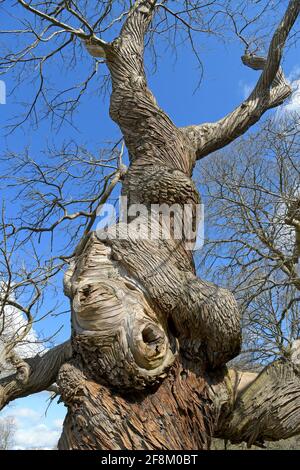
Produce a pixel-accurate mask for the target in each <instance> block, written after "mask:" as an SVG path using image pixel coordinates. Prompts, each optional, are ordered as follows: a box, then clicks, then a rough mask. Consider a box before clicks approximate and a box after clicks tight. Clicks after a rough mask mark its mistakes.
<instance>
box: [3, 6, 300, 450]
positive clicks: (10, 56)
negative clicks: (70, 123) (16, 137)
mask: <svg viewBox="0 0 300 470" xmlns="http://www.w3.org/2000/svg"><path fill="white" fill-rule="evenodd" d="M1 3H2V4H3V3H6V4H7V2H3V1H2V2H1ZM128 3H129V2H128ZM128 3H127V2H122V1H120V2H112V1H107V2H95V6H94V7H93V8H91V7H90V5H89V3H88V2H85V1H82V2H65V1H64V2H43V3H42V4H41V3H37V2H34V1H31V2H25V1H23V0H19V1H18V2H17V4H14V5H13V6H12V7H13V8H14V11H15V13H16V15H14V18H15V16H17V15H18V14H19V15H20V16H19V18H20V21H19V23H18V24H16V23H15V21H16V20H15V19H13V21H12V22H13V26H12V28H11V30H10V31H6V32H4V33H5V34H6V35H7V36H8V37H9V36H10V35H12V36H13V37H14V39H15V38H16V37H18V36H19V37H20V48H19V49H18V50H16V49H15V48H14V50H8V51H7V53H6V54H4V57H3V59H2V62H1V64H0V65H1V70H2V71H3V72H4V73H8V74H9V76H10V77H12V76H14V77H15V80H16V84H17V85H21V86H22V85H23V86H26V79H28V78H30V80H32V79H36V81H37V90H36V93H35V95H34V96H33V97H32V100H31V102H30V104H29V106H27V107H26V111H25V114H24V116H22V117H20V116H18V119H17V120H16V122H15V123H14V125H13V127H12V128H11V131H12V130H13V129H14V128H15V127H16V126H19V125H21V124H22V123H24V122H25V121H26V120H27V119H31V120H32V123H33V124H34V125H37V124H40V122H41V121H42V119H43V117H47V118H50V119H51V118H57V119H56V121H55V123H56V124H57V125H58V126H62V125H64V123H65V122H67V120H70V119H71V117H72V114H73V113H74V110H75V109H76V108H77V105H78V103H79V102H80V98H81V96H82V95H83V93H84V91H85V90H86V88H87V87H88V86H89V84H90V82H91V80H92V79H93V78H94V77H100V83H99V84H98V86H99V87H102V90H104V88H103V87H105V86H106V84H107V77H106V72H105V73H104V74H103V75H102V76H101V74H99V75H98V74H96V71H97V70H98V68H99V67H100V66H101V64H102V63H103V64H106V66H107V69H108V75H109V77H110V80H111V90H110V91H109V93H110V116H111V118H112V120H113V121H114V122H115V123H116V124H117V125H118V126H119V128H120V130H121V132H122V136H123V138H124V143H125V146H126V149H127V151H128V167H127V168H126V167H125V166H124V164H123V163H122V158H121V157H122V153H123V149H122V146H121V145H120V147H119V148H117V145H113V146H112V148H111V152H110V153H109V154H108V157H105V156H104V158H103V155H101V156H100V158H99V157H97V158H96V157H93V156H90V155H89V153H88V151H87V150H84V149H82V148H80V147H79V146H78V145H76V144H74V143H68V144H66V145H65V146H64V148H63V149H62V150H60V149H59V150H58V151H57V150H56V151H55V150H54V157H56V158H55V160H54V159H53V161H54V163H53V164H51V165H50V166H49V164H48V165H44V164H41V163H39V164H37V162H35V160H34V159H32V158H31V157H30V156H29V155H28V152H25V155H24V154H23V155H22V156H20V155H14V158H12V154H11V153H10V154H9V155H8V158H9V160H8V161H9V166H10V168H9V172H8V173H7V174H6V177H9V175H11V173H12V168H15V170H14V176H15V177H16V178H17V182H18V183H19V187H20V188H21V191H23V192H22V195H24V197H25V204H24V207H22V211H21V214H20V216H19V217H17V218H14V219H13V220H10V219H9V220H8V221H6V220H4V221H3V223H2V230H3V232H4V235H3V237H4V240H5V239H7V240H8V246H7V248H6V249H5V250H4V253H3V256H5V255H6V253H7V252H10V250H11V244H12V243H13V242H14V240H15V239H16V237H17V240H19V242H18V243H17V247H18V249H24V247H26V249H28V247H31V252H34V250H35V247H36V245H35V242H36V240H40V238H41V236H42V235H41V234H45V233H48V234H50V237H52V235H53V234H54V233H57V229H58V228H60V229H63V230H64V234H65V247H64V250H63V253H61V251H62V248H61V247H60V250H57V251H56V252H55V253H54V254H52V255H51V258H50V260H49V254H48V256H46V257H45V255H44V258H40V257H39V260H40V261H39V262H38V265H41V266H42V268H44V269H45V267H46V268H47V269H46V274H45V273H44V272H43V274H42V276H41V279H39V282H38V284H37V285H38V286H39V285H42V286H45V285H47V284H48V283H49V280H50V279H51V278H52V276H54V275H55V273H57V275H59V273H60V271H61V270H62V269H63V268H64V267H66V266H67V265H68V269H67V270H66V272H65V276H64V291H65V294H66V295H67V296H68V297H69V298H70V301H71V320H72V335H71V341H70V342H67V343H65V344H62V345H59V346H56V347H54V348H53V349H50V350H49V351H47V352H46V353H45V354H43V355H40V356H36V357H34V358H31V359H27V360H23V361H22V364H21V365H22V371H26V373H22V374H21V375H20V373H19V372H20V371H17V373H16V374H14V375H12V376H9V377H6V378H4V379H2V380H1V381H0V387H1V388H0V406H1V407H3V406H5V405H6V404H7V403H9V402H10V401H11V400H13V399H15V398H17V397H22V396H26V395H28V394H31V393H35V392H38V391H41V390H45V389H47V388H48V387H49V386H51V385H52V384H53V383H54V382H57V385H58V388H59V392H60V394H61V399H62V401H63V402H64V403H65V405H66V406H67V408H68V414H67V417H66V420H65V423H64V430H63V434H62V436H61V439H60V442H59V448H60V449H99V448H104V449H120V448H129V449H137V448H146V449H157V448H164V449H174V448H183V449H184V448H185V449H190V448H200V449H202V448H208V447H209V445H210V439H211V436H212V435H216V436H222V437H224V438H228V439H231V440H232V441H233V442H241V441H245V442H247V443H248V444H249V445H251V444H254V443H255V444H260V443H261V442H263V441H264V440H276V439H279V438H286V437H289V436H291V435H294V434H297V433H298V432H299V409H300V408H299V400H300V387H299V372H298V365H297V364H298V362H299V361H298V349H297V344H296V345H294V349H295V351H294V353H293V354H292V355H291V357H290V360H288V361H286V360H283V359H282V360H280V361H277V362H275V363H273V364H271V365H270V366H269V367H268V368H266V369H265V370H264V371H263V372H262V373H261V374H260V375H259V376H258V377H257V376H256V375H255V374H252V375H251V374H250V375H247V376H245V375H244V374H240V373H239V372H230V371H228V370H227V368H226V363H227V362H228V361H229V360H230V359H232V358H233V357H235V356H236V355H237V354H238V352H239V350H240V336H241V335H240V317H239V312H238V308H237V304H236V301H235V299H234V297H233V296H232V294H231V293H230V292H229V291H227V290H226V289H222V288H220V287H218V286H216V285H214V284H211V283H209V282H206V281H203V280H201V279H200V278H198V277H197V276H196V270H195V265H194V261H193V257H192V254H191V251H190V250H189V249H188V247H190V246H191V244H192V243H193V242H194V239H193V237H192V238H189V237H188V236H187V234H185V237H183V239H182V240H177V239H176V238H175V237H174V233H173V234H172V233H171V234H167V235H169V236H165V235H166V233H165V232H164V227H163V225H162V224H160V223H159V219H158V222H157V226H155V227H153V226H151V228H152V229H153V228H155V229H157V231H158V232H157V233H159V235H160V236H159V239H158V240H151V239H149V236H147V235H148V229H149V220H148V218H147V216H141V217H138V218H135V217H131V218H129V219H128V220H129V223H123V222H122V221H119V222H117V224H116V227H114V226H113V225H112V226H109V227H107V228H106V230H104V231H102V232H101V233H99V232H98V233H97V234H96V233H95V232H93V231H92V229H93V227H94V222H95V219H96V215H97V209H98V208H99V206H101V205H102V204H103V203H104V202H105V201H106V200H107V199H108V197H110V196H112V197H114V193H113V191H114V189H115V186H116V184H117V183H118V182H119V181H120V182H122V195H123V196H127V198H128V202H129V206H131V205H133V204H137V203H141V204H143V205H144V206H145V207H146V208H147V209H150V208H151V206H152V205H153V204H169V205H172V204H177V205H179V206H180V207H181V208H183V207H185V206H186V205H187V204H188V205H189V207H191V208H192V213H191V218H192V220H193V223H194V226H195V225H196V223H197V220H196V217H195V213H196V207H197V203H198V202H199V195H198V192H197V190H196V187H195V185H194V183H193V182H192V180H191V176H192V171H193V168H194V165H195V162H196V160H200V159H202V158H203V157H205V156H207V155H208V154H210V153H211V152H214V151H216V150H218V149H220V148H223V147H224V146H226V145H227V144H228V143H230V142H232V141H233V140H235V139H236V138H237V137H238V136H240V135H242V134H243V133H245V132H246V131H247V130H248V128H249V127H250V126H251V125H253V124H254V123H256V122H257V121H258V120H259V119H260V117H261V116H262V115H263V114H264V113H265V112H266V111H267V110H269V109H271V108H273V107H276V106H278V105H279V104H281V103H282V102H283V101H284V100H285V99H286V98H287V97H288V96H290V94H291V87H290V86H289V84H288V83H287V81H286V79H285V77H284V74H283V71H282V69H281V66H280V63H281V56H282V52H283V48H284V46H285V44H286V41H287V39H288V36H289V34H290V33H291V31H292V29H293V26H294V24H295V21H296V19H297V17H298V15H299V11H300V2H299V0H292V1H290V2H289V3H288V5H286V10H285V11H283V12H282V14H283V17H282V20H281V22H280V23H279V25H278V26H277V27H276V29H275V32H274V34H273V35H271V38H270V46H269V48H268V52H267V53H266V55H265V57H262V56H259V55H258V54H257V53H258V46H259V45H260V44H261V40H262V39H266V36H270V34H268V32H269V33H270V31H268V32H267V31H266V29H264V28H262V27H261V26H259V24H263V23H259V20H260V18H262V17H263V16H265V15H267V14H268V13H269V12H270V11H272V8H273V9H274V3H273V2H269V1H264V2H259V5H258V4H257V2H241V4H240V5H239V8H238V9H237V8H236V2H228V1H226V2H214V1H213V2H209V3H208V4H207V3H205V4H204V3H202V2H199V1H195V2H194V1H188V2H186V1H185V2H168V1H163V2H161V3H158V2H156V1H155V0H137V1H135V2H130V3H129V5H128ZM280 5H281V3H280V2H278V3H277V6H278V7H280ZM248 7H250V13H249V10H247V9H248ZM172 8H173V9H172ZM174 8H175V9H174ZM253 8H254V10H253ZM247 12H248V13H249V15H250V16H249V15H248V14H247ZM251 12H252V15H251ZM253 12H254V15H253ZM21 15H23V16H21ZM276 22H278V19H276ZM228 24H229V25H230V27H233V29H234V34H235V35H237V36H238V37H239V38H240V40H242V41H243V42H244V44H245V49H246V51H245V55H244V56H243V62H244V64H245V65H247V66H248V67H251V68H252V69H255V70H261V74H260V77H259V79H258V81H257V84H256V85H255V87H254V89H253V91H252V92H251V93H250V95H249V97H248V98H247V99H246V100H245V101H244V102H243V103H241V105H239V106H238V107H237V108H236V109H235V110H234V111H232V112H231V113H229V114H228V115H227V116H225V117H224V118H223V119H221V120H219V121H217V122H214V123H206V124H201V125H193V126H187V127H184V128H179V127H177V126H176V125H175V124H174V123H173V122H172V121H171V119H170V118H169V117H168V116H167V115H166V114H165V112H164V111H163V110H162V109H161V108H160V107H159V106H158V104H157V103H156V100H155V98H154V96H153V95H152V93H151V91H150V90H149V89H148V87H147V81H146V76H145V71H144V46H145V38H146V44H154V52H155V42H154V43H153V41H155V37H158V38H159V36H160V35H159V34H158V33H161V34H164V33H166V34H167V35H168V34H169V32H170V31H173V32H174V31H175V32H176V34H177V33H178V35H179V36H177V39H178V37H179V39H178V40H179V41H180V40H182V39H185V40H188V41H189V44H190V45H191V47H192V48H193V50H194V51H195V53H196V57H198V56H197V49H196V48H195V42H194V39H195V35H196V34H198V33H201V32H205V33H207V34H216V33H218V34H223V33H224V32H226V27H227V25H228ZM120 25H121V28H120ZM269 26H270V23H269V24H268V27H269ZM245 31H247V36H246V33H245ZM255 33H256V34H255ZM295 34H296V31H295V30H293V33H291V35H290V37H291V38H294V39H295V37H297V35H296V36H295ZM24 37H28V42H26V44H24V42H23V40H24ZM253 37H255V39H253ZM104 38H105V40H104ZM6 46H7V48H9V40H8V41H7V44H6ZM175 46H176V42H175ZM87 51H88V52H89V53H90V55H92V56H93V57H95V59H93V60H92V59H90V61H89V64H90V67H91V71H90V73H87V74H86V76H85V77H83V78H80V83H79V84H78V83H75V84H74V83H71V84H70V83H68V85H67V87H66V89H64V90H55V89H53V88H52V87H51V86H50V85H49V79H51V71H50V72H49V71H48V79H47V66H48V64H49V63H51V62H52V63H54V64H55V65H54V69H52V73H53V70H56V71H57V70H58V71H59V67H61V66H63V67H66V68H67V67H68V66H70V67H73V66H74V67H76V61H78V60H81V58H82V57H83V54H87ZM86 57H87V56H86ZM198 59H199V57H198ZM57 67H58V69H57ZM105 70H106V69H105ZM14 74H15V75H14ZM74 76H75V74H74V73H72V77H70V80H71V79H72V80H73V77H74ZM50 82H51V80H50ZM50 154H52V155H53V149H52V151H51V152H50ZM57 155H59V158H57ZM106 155H107V152H106ZM112 162H113V163H112ZM13 165H17V166H16V167H13ZM109 170H112V171H110V172H109ZM18 178H21V180H20V179H19V180H18ZM75 180H77V181H78V180H79V181H80V186H81V187H80V188H79V189H78V192H77V191H76V192H75V193H74V192H73V197H71V198H70V187H71V186H72V184H73V185H74V181H75ZM86 181H88V182H89V186H88V187H87V188H85V186H84V184H83V183H84V182H86ZM72 182H73V183H72ZM73 190H74V188H73ZM26 198H29V199H30V200H34V201H35V204H34V205H33V207H32V205H31V206H29V205H27V206H26ZM143 217H144V218H143ZM74 221H75V223H72V222H74ZM177 222H178V220H177V219H175V216H174V219H173V225H174V224H176V223H177ZM181 222H182V221H181ZM151 223H152V224H153V222H152V221H151ZM70 227H71V228H70ZM173 228H174V227H173ZM68 229H69V230H70V232H68V231H67V230H68ZM116 229H117V233H118V238H116V237H115V232H116ZM138 230H139V232H140V234H144V236H143V237H141V238H137V237H136V232H137V231H138ZM54 243H55V242H54V237H53V244H54ZM30 244H31V245H30ZM53 248H55V246H54V245H53ZM52 251H53V250H52ZM38 256H40V255H38ZM27 257H28V251H27ZM33 259H35V258H34V257H33ZM41 260H42V261H41ZM33 264H34V265H35V264H36V263H33ZM49 266H50V268H49ZM32 269H33V270H34V269H35V268H34V266H33V268H32V267H31V270H32ZM29 278H31V275H30V276H29ZM5 282H7V281H6V280H5ZM8 298H9V296H5V299H4V303H3V301H2V304H3V305H4V307H5V302H7V301H8V300H7V299H8ZM24 313H25V315H26V311H25V312H24ZM30 323H32V322H31V321H30V320H29V324H30ZM246 385H247V387H246ZM245 387H246V388H245ZM291 395H292V396H293V400H290V396H291ZM257 396H259V399H257ZM266 397H268V400H266ZM287 417H288V418H287ZM257 423H259V425H258V424H257Z"/></svg>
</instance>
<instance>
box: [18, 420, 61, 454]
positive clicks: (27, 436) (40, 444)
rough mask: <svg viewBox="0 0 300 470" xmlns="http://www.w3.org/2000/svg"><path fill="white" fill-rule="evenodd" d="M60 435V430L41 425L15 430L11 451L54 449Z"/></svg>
mask: <svg viewBox="0 0 300 470" xmlns="http://www.w3.org/2000/svg"><path fill="white" fill-rule="evenodd" d="M60 434H61V430H60V429H57V428H51V427H49V426H47V425H46V424H43V423H41V424H38V425H36V426H32V427H30V428H27V429H26V428H25V429H17V431H16V434H15V438H14V441H15V444H14V446H13V449H44V450H46V449H54V448H55V447H56V445H57V442H58V439H59V436H60Z"/></svg>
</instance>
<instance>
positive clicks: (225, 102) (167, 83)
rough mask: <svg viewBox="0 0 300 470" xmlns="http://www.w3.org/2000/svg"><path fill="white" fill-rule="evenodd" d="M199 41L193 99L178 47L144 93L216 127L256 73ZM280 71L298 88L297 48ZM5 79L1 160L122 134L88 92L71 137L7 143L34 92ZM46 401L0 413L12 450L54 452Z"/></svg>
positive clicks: (65, 75)
mask: <svg viewBox="0 0 300 470" xmlns="http://www.w3.org/2000/svg"><path fill="white" fill-rule="evenodd" d="M0 15H1V22H3V21H4V23H7V25H4V26H2V25H1V28H2V27H3V29H5V28H8V27H9V26H10V24H11V21H12V20H11V19H10V18H9V17H8V16H7V15H6V13H5V10H3V9H2V11H1V10H0ZM201 41H202V46H201V59H202V60H203V64H204V77H203V80H202V82H201V85H200V87H199V88H198V89H197V91H196V92H195V88H196V86H197V83H198V81H199V76H200V72H199V69H198V67H197V63H196V61H195V57H194V56H193V54H192V53H191V50H190V49H189V48H187V47H180V48H179V50H178V56H177V59H176V60H175V57H174V56H173V55H171V54H170V52H169V51H166V50H165V46H164V47H162V46H158V53H159V56H160V57H159V59H158V70H157V72H156V73H155V74H153V75H151V74H150V75H149V76H148V79H149V85H150V88H151V89H152V91H153V93H154V95H155V96H156V98H157V100H158V102H159V104H160V106H161V107H162V108H163V109H165V110H166V111H167V112H168V114H169V115H170V117H171V118H172V119H173V120H174V122H175V123H176V124H178V125H188V124H195V123H200V122H206V121H214V120H217V119H219V118H221V117H222V116H224V115H225V114H226V113H227V112H229V111H230V110H232V109H233V108H234V107H235V106H236V105H238V104H239V103H240V101H241V100H243V99H244V98H245V93H246V92H247V90H249V88H250V87H251V85H253V84H254V83H255V81H256V79H257V77H258V75H257V73H256V72H254V71H252V70H250V69H248V68H246V67H244V66H243V65H242V63H241V60H240V56H241V55H242V54H243V52H244V51H243V47H242V45H241V44H240V43H239V42H238V41H231V42H230V43H227V44H223V43H221V42H218V41H216V40H215V39H212V38H210V39H209V40H207V42H203V37H202V39H201ZM91 60H92V59H91V58H89V57H86V59H85V60H84V61H83V63H82V64H78V66H77V68H76V69H75V70H73V71H69V72H68V71H67V70H66V71H64V70H61V71H60V72H59V73H58V70H57V69H55V68H54V69H53V70H52V72H51V73H52V80H53V81H55V84H56V86H57V87H60V86H62V87H63V86H65V85H66V84H68V83H69V80H70V75H73V74H74V73H76V74H78V76H81V75H84V73H85V67H86V66H87V64H88V62H89V61H91ZM103 67H105V66H103ZM284 68H285V71H286V75H287V76H290V77H291V80H292V81H294V83H295V84H298V82H297V81H298V80H299V79H300V61H299V48H298V49H297V48H296V47H291V48H290V49H289V51H288V54H287V55H286V56H285V60H284ZM72 78H73V77H72ZM2 79H3V78H2ZM4 79H5V83H6V88H7V101H6V104H5V105H0V139H1V140H0V152H1V153H2V152H4V151H6V150H7V149H10V150H14V151H18V150H19V151H20V150H22V149H23V148H24V147H29V148H30V149H31V151H32V153H33V154H34V156H36V157H37V158H38V156H39V153H40V152H41V151H42V149H43V148H44V146H45V143H46V142H55V143H59V142H62V141H63V140H64V139H66V138H73V139H74V140H76V142H78V143H79V144H88V146H89V148H90V149H91V150H95V151H97V149H99V148H101V145H102V143H103V142H106V141H111V140H114V139H115V138H116V137H117V136H118V135H120V133H119V130H118V129H117V127H116V126H115V124H114V123H113V122H112V121H111V120H110V119H109V116H108V99H107V98H105V99H103V98H101V97H99V96H97V95H96V94H95V90H92V92H91V93H87V95H86V96H85V97H84V99H83V101H82V104H81V106H80V109H79V112H78V114H77V115H76V117H75V124H76V127H77V130H76V131H75V130H74V129H72V128H71V127H70V126H65V127H63V128H62V129H61V130H60V132H59V133H55V132H53V131H52V129H51V127H50V123H49V122H48V121H44V122H43V123H42V124H41V125H40V126H39V128H38V129H32V128H30V126H28V125H24V126H23V127H22V128H20V129H17V130H16V131H15V132H14V133H13V134H11V135H8V136H6V129H5V128H6V126H7V123H8V122H9V121H10V120H11V119H12V118H13V117H14V116H15V115H16V114H18V113H19V112H20V109H21V108H20V105H19V104H17V102H19V101H21V100H24V99H25V96H24V94H26V95H28V96H30V95H31V94H32V86H33V85H32V84H26V86H24V87H23V89H22V91H21V92H18V91H13V83H12V82H11V81H10V79H9V77H8V78H4ZM299 83H300V82H299ZM299 90H300V86H299ZM11 93H12V94H11ZM20 93H22V94H20ZM297 99H298V98H297ZM293 100H294V101H293ZM299 105H300V103H299V101H295V98H292V100H291V101H290V104H289V105H288V106H290V107H291V106H299ZM287 109H288V108H287ZM273 112H274V111H273ZM200 191H201V188H200ZM0 195H1V198H4V197H5V199H6V200H7V206H8V207H9V202H10V199H12V195H10V194H7V193H4V192H3V191H1V187H0ZM60 236H61V235H60ZM44 243H45V246H44V248H45V249H47V243H48V241H45V242H44ZM59 282H60V280H59ZM52 300H53V299H51V300H49V301H46V302H45V305H44V307H43V308H44V309H45V310H46V309H47V308H49V307H50V305H51V301H52ZM67 308H68V302H67V301H64V303H63V304H62V306H61V310H64V309H67ZM61 325H62V326H63V328H62V330H61V332H60V333H59V335H58V336H57V338H56V339H55V341H56V342H57V343H58V342H60V341H63V340H64V339H66V338H68V337H69V332H70V319H69V316H68V315H66V314H65V315H64V317H58V318H54V317H51V318H48V319H46V320H45V321H44V322H43V324H37V325H36V330H37V332H40V330H41V329H42V330H43V332H44V333H45V332H46V333H47V332H49V331H51V332H52V331H55V330H56V329H57V328H58V327H60V326H61ZM48 398H49V395H48V394H47V393H42V394H38V395H34V396H31V397H28V398H24V399H21V400H16V401H15V402H13V404H12V405H11V406H10V407H8V408H7V409H5V410H4V411H3V412H2V413H0V417H1V416H2V417H4V416H7V415H11V416H14V417H15V419H16V425H17V433H16V444H15V445H16V448H31V447H42V448H53V446H54V445H55V442H56V441H57V438H58V436H59V433H60V428H61V424H62V419H63V417H64V414H65V408H64V406H63V405H57V404H55V402H54V403H52V404H51V406H50V407H49V409H48V412H47V414H46V415H45V412H46V408H47V406H48V401H47V399H48Z"/></svg>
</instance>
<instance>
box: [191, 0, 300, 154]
mask: <svg viewBox="0 0 300 470" xmlns="http://www.w3.org/2000/svg"><path fill="white" fill-rule="evenodd" d="M299 12H300V1H299V0H291V1H290V2H289V5H288V8H287V10H286V12H285V15H284V17H283V19H282V21H281V23H280V24H279V26H278V28H277V29H276V31H275V33H274V35H273V38H272V40H271V43H270V47H269V52H268V57H267V59H263V58H258V57H255V56H251V55H250V54H247V55H245V56H243V57H242V60H243V63H244V64H245V65H247V66H249V67H251V68H253V69H255V70H259V69H262V68H263V72H262V74H261V76H260V78H259V80H258V82H257V84H256V86H255V88H254V90H253V91H252V93H251V94H250V96H249V97H248V98H247V99H246V100H245V101H244V102H243V103H242V104H241V105H240V106H238V107H237V108H236V109H235V110H234V111H232V112H231V113H229V114H228V115H227V116H225V117H224V118H223V119H221V120H220V121H217V122H215V123H206V124H202V125H196V126H188V127H184V128H182V131H183V133H184V134H185V135H187V136H188V137H189V139H190V141H191V144H192V147H193V148H194V150H195V152H196V155H197V159H201V158H203V157H205V156H206V155H208V154H210V153H212V152H214V151H216V150H218V149H220V148H223V147H225V146H226V145H227V144H229V143H230V142H232V141H233V140H234V139H236V138H237V137H239V136H240V135H242V134H244V133H245V132H246V131H247V130H248V129H249V127H251V126H252V125H253V124H255V123H256V122H258V121H259V119H260V118H261V116H262V115H263V114H264V113H265V112H266V111H267V110H268V109H270V108H274V107H276V106H279V105H280V104H282V103H283V102H284V100H285V99H286V98H288V97H289V96H290V94H291V93H292V90H291V87H290V86H289V84H288V83H287V81H286V80H285V78H284V75H283V73H282V70H281V68H280V62H281V58H282V52H283V49H284V46H285V42H286V40H287V37H288V35H289V32H290V30H291V29H292V27H293V25H294V23H295V21H296V19H297V17H298V15H299Z"/></svg>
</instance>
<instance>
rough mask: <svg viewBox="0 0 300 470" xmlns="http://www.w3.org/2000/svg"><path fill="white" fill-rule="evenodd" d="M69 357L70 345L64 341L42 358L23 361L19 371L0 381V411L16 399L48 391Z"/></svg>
mask: <svg viewBox="0 0 300 470" xmlns="http://www.w3.org/2000/svg"><path fill="white" fill-rule="evenodd" d="M70 357H71V343H70V341H66V342H65V343H63V344H60V345H59V346H56V347H55V348H53V349H50V351H47V352H46V353H45V354H43V355H42V356H39V355H37V356H35V357H32V358H29V359H24V360H23V361H21V362H20V364H19V365H18V368H19V369H20V370H17V372H16V373H15V374H13V375H10V376H8V377H4V378H2V379H0V410H1V409H2V408H4V407H5V406H6V405H7V404H8V403H9V402H11V401H12V400H15V399H16V398H22V397H26V396H28V395H31V394H33V393H38V392H42V391H44V390H47V389H49V387H50V386H51V385H52V384H53V383H55V381H56V376H57V374H58V371H59V369H60V367H61V366H62V365H63V364H64V363H65V362H66V361H67V360H68V359H69V358H70Z"/></svg>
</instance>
